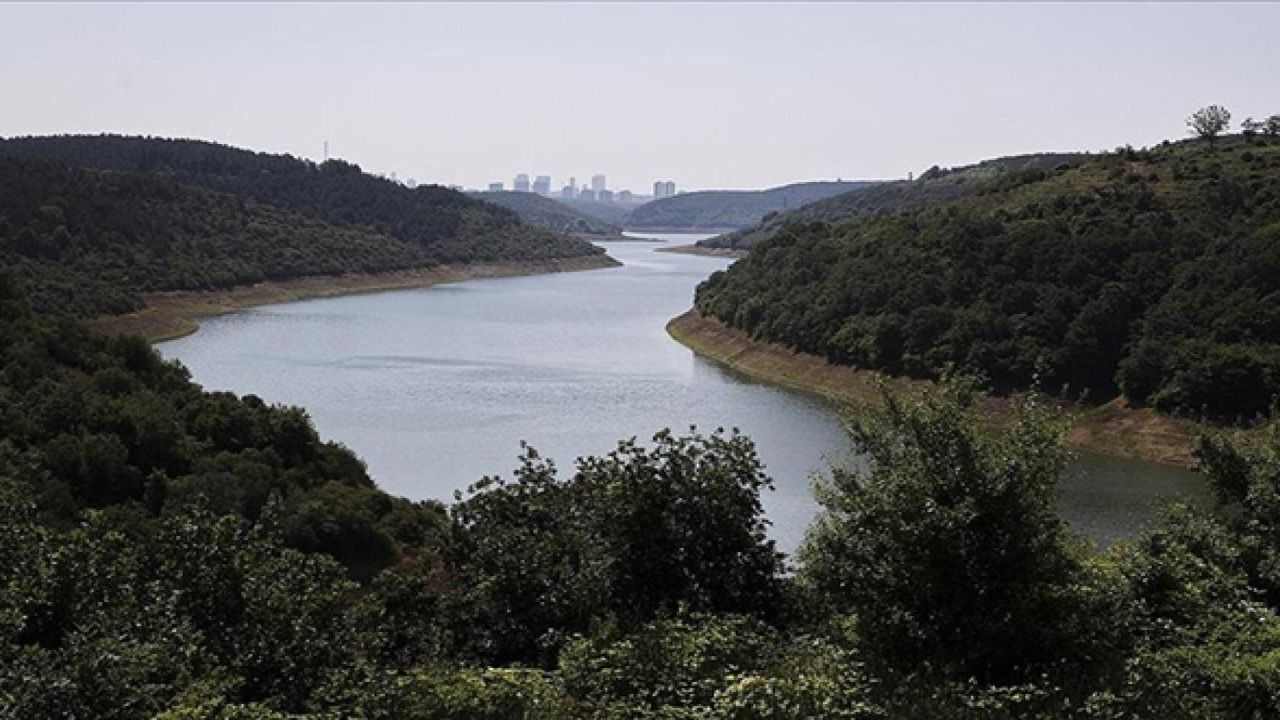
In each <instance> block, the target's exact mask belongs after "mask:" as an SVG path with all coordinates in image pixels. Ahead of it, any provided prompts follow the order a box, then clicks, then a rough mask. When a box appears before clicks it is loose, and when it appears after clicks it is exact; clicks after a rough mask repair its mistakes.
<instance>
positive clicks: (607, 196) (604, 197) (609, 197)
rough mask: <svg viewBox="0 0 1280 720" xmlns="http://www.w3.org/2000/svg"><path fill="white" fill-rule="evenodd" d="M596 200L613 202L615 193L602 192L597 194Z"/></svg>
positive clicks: (610, 191)
mask: <svg viewBox="0 0 1280 720" xmlns="http://www.w3.org/2000/svg"><path fill="white" fill-rule="evenodd" d="M596 199H597V200H599V201H600V202H613V191H612V190H601V191H600V192H597V193H596Z"/></svg>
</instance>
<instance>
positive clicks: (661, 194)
mask: <svg viewBox="0 0 1280 720" xmlns="http://www.w3.org/2000/svg"><path fill="white" fill-rule="evenodd" d="M675 194H676V184H675V181H674V180H657V181H654V183H653V199H654V200H658V199H661V198H668V197H671V196H672V195H675Z"/></svg>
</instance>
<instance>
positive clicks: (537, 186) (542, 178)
mask: <svg viewBox="0 0 1280 720" xmlns="http://www.w3.org/2000/svg"><path fill="white" fill-rule="evenodd" d="M533 191H534V192H536V193H538V194H539V195H541V196H543V197H546V196H547V195H550V194H551V176H550V175H539V176H538V178H537V179H536V180H534V181H533Z"/></svg>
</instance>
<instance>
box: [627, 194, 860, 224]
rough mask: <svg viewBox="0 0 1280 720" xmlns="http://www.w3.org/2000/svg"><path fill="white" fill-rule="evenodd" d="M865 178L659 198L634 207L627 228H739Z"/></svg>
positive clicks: (817, 198)
mask: <svg viewBox="0 0 1280 720" xmlns="http://www.w3.org/2000/svg"><path fill="white" fill-rule="evenodd" d="M871 184H872V183H868V182H806V183H796V184H794V185H784V186H782V187H776V188H770V189H768V190H706V191H702V192H691V193H684V194H682V195H676V196H674V197H669V198H662V199H660V200H654V201H652V202H648V203H645V204H644V205H641V206H639V207H637V208H636V209H635V210H633V211H632V212H631V214H630V215H629V216H628V217H627V220H626V227H628V228H637V229H640V228H687V229H689V230H705V229H712V230H715V229H724V228H742V227H747V226H750V225H754V224H755V223H757V222H760V220H761V219H762V218H764V217H765V216H766V215H769V214H770V213H778V212H786V211H788V210H794V209H796V208H799V207H801V206H803V205H807V204H809V203H811V202H813V201H815V200H821V199H822V198H827V197H831V196H832V195H839V194H841V193H847V192H850V191H853V190H860V189H862V188H865V187H868V186H870V185H871Z"/></svg>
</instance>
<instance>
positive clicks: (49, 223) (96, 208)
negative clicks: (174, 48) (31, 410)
mask: <svg viewBox="0 0 1280 720" xmlns="http://www.w3.org/2000/svg"><path fill="white" fill-rule="evenodd" d="M0 260H2V261H3V265H4V266H5V267H7V268H9V269H11V270H12V271H13V272H15V273H16V274H17V276H18V277H19V278H21V279H22V280H23V281H24V282H25V284H26V285H27V286H28V287H29V288H30V291H31V295H32V301H33V302H34V304H35V305H36V307H37V308H38V309H39V310H42V311H58V312H68V313H72V314H77V315H93V314H105V313H120V312H126V311H129V310H133V309H136V308H137V307H138V306H139V305H140V303H141V297H140V294H141V293H145V292H151V291H158V290H210V289H217V288H225V287H230V286H233V285H243V284H249V283H255V282H259V281H262V280H281V279H287V278H292V277H299V276H304V275H337V274H342V273H346V272H379V271H387V270H398V269H404V268H413V267H423V266H429V265H433V264H435V263H436V262H437V261H436V259H435V258H433V257H432V256H431V255H430V254H428V252H427V251H426V250H425V249H424V248H422V247H421V246H418V245H413V244H410V243H406V242H404V241H402V240H398V239H396V238H393V237H390V236H389V235H385V234H382V233H380V232H378V231H376V230H374V229H372V228H369V227H364V226H338V225H332V224H329V223H326V222H324V221H322V220H317V219H315V218H309V217H306V216H303V215H300V214H298V213H294V212H289V211H285V210H279V209H276V208H273V207H271V206H269V205H263V204H261V203H258V202H256V201H254V200H246V199H245V198H243V197H238V196H234V195H229V194H226V193H220V192H214V191H211V190H207V189H205V188H200V187H192V186H188V185H183V184H181V183H179V182H177V181H176V180H174V179H173V178H172V177H169V176H166V175H159V174H155V173H129V172H111V171H98V170H83V169H78V168H72V167H67V166H64V165H61V164H55V163H48V162H42V161H36V160H21V159H15V158H7V157H0Z"/></svg>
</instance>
